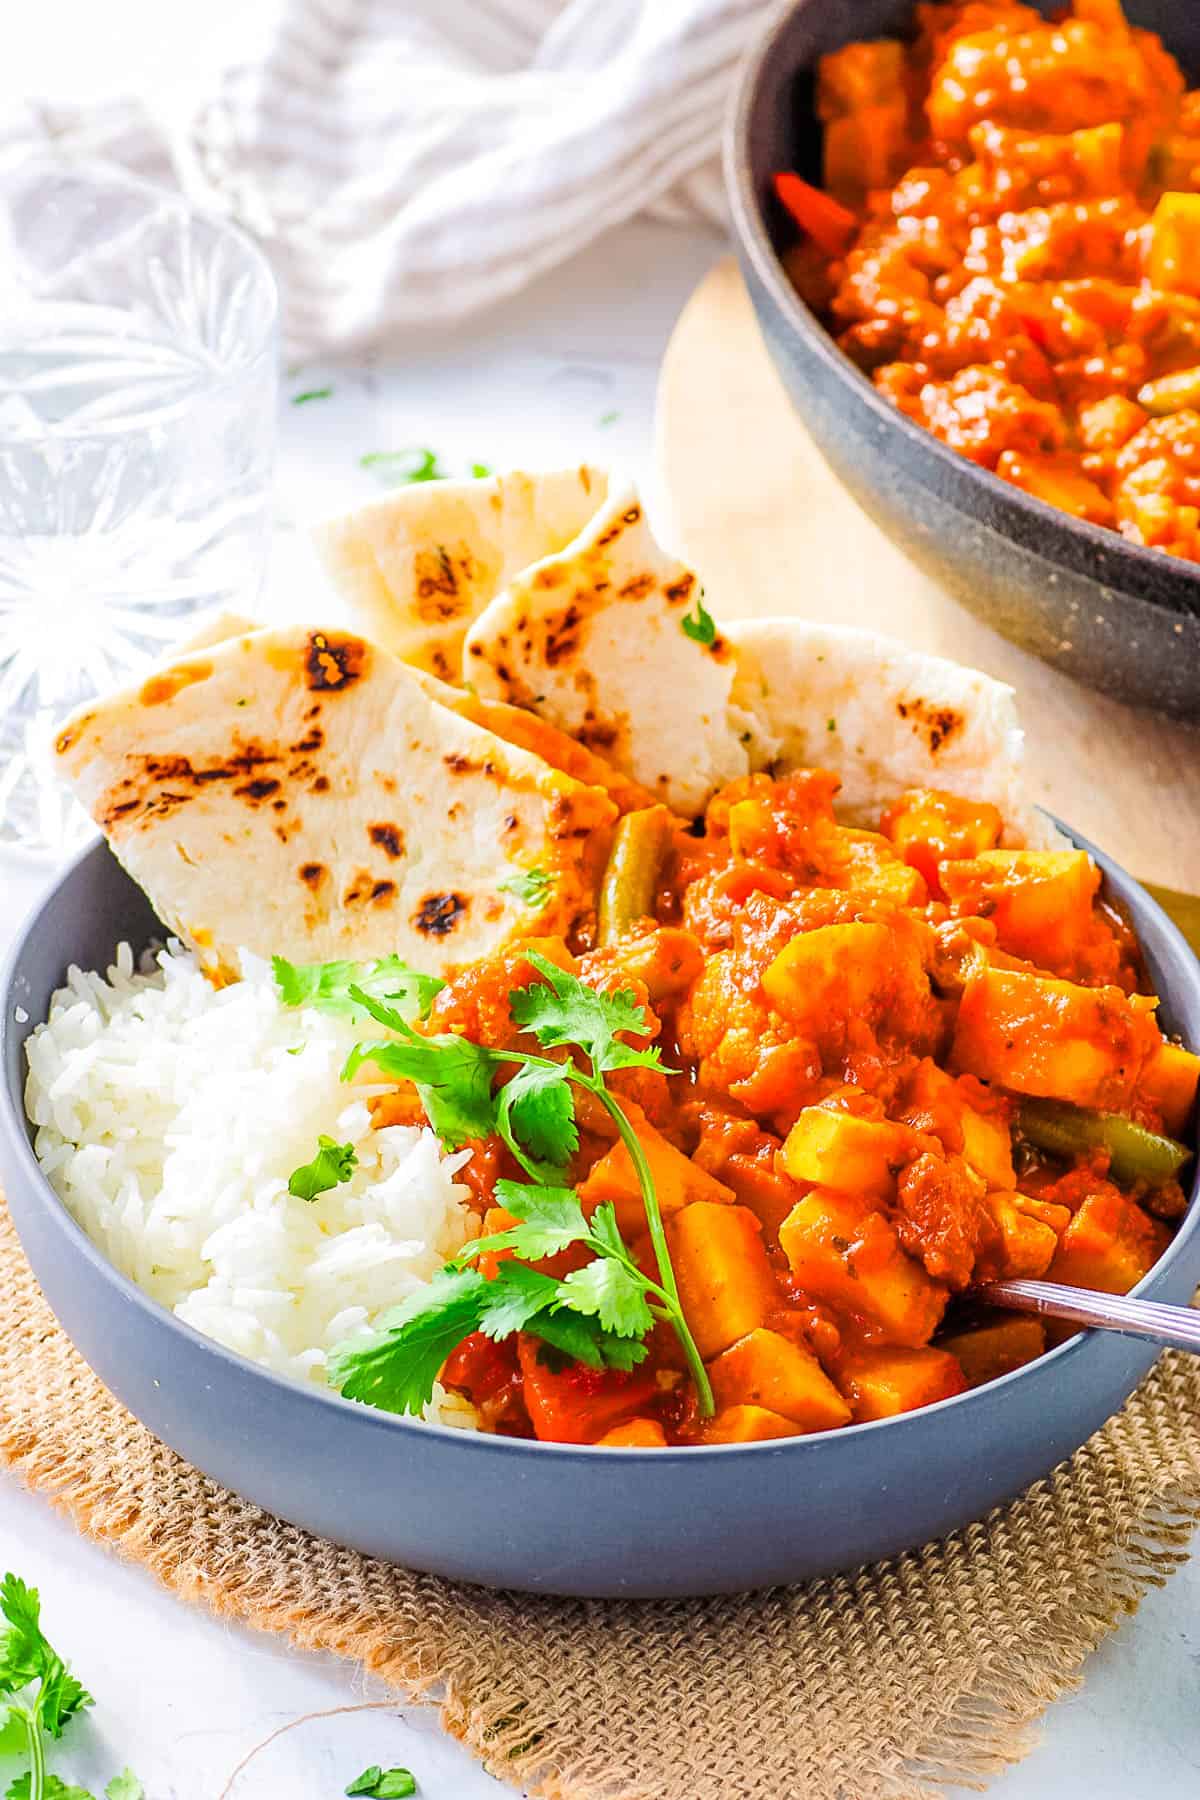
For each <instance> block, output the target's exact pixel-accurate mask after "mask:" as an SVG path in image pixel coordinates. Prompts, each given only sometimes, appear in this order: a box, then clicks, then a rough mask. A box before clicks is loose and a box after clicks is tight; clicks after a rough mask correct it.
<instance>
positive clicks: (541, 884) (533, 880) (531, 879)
mask: <svg viewBox="0 0 1200 1800" xmlns="http://www.w3.org/2000/svg"><path fill="white" fill-rule="evenodd" d="M496 885H497V887H498V888H499V890H500V892H501V893H502V894H513V895H515V896H516V898H517V899H518V900H520V901H521V902H522V904H523V905H525V906H528V907H529V908H530V909H531V911H533V912H544V911H545V909H546V907H547V905H548V904H549V900H550V896H551V894H552V893H553V892H554V877H553V875H547V873H546V871H545V869H525V870H523V871H522V873H521V874H520V875H510V876H509V877H508V879H507V880H506V881H500V882H497V884H496Z"/></svg>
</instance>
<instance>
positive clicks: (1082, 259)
mask: <svg viewBox="0 0 1200 1800" xmlns="http://www.w3.org/2000/svg"><path fill="white" fill-rule="evenodd" d="M817 105H818V112H819V115H820V118H821V119H822V121H823V122H824V134H825V135H824V183H825V191H824V192H820V191H818V190H816V189H814V188H809V187H808V186H807V185H806V184H805V183H803V182H800V181H799V180H798V178H797V177H795V176H792V175H786V174H785V175H782V176H780V177H778V178H777V188H778V192H779V197H780V199H781V200H782V201H783V203H784V205H785V206H787V207H788V209H789V210H790V211H791V213H792V214H793V216H794V217H795V218H796V220H797V221H798V222H799V223H800V226H801V235H800V240H799V242H798V243H797V244H796V245H795V246H794V247H793V248H792V249H791V250H789V251H788V252H787V253H786V254H785V258H784V260H785V263H786V266H787V269H788V272H789V274H790V276H791V279H792V281H793V283H794V285H795V286H796V288H797V289H798V291H799V293H800V294H801V296H802V298H804V299H805V300H806V301H808V303H809V304H810V305H812V306H813V307H814V308H815V309H816V310H817V312H818V313H820V314H821V315H822V316H823V317H824V318H825V320H826V321H827V322H828V324H829V326H830V328H831V329H832V331H833V332H834V333H835V335H836V337H837V340H838V342H839V344H840V345H841V346H842V348H843V349H844V350H845V351H846V353H847V354H848V355H849V356H850V357H851V358H852V359H853V360H854V361H855V362H856V363H857V364H858V365H859V367H860V368H861V369H863V370H864V371H865V372H866V373H867V374H868V375H869V376H870V378H871V380H872V381H873V382H874V384H875V386H876V387H877V388H878V389H879V391H880V392H881V393H883V394H886V395H887V397H888V399H889V400H891V401H892V402H893V403H894V404H895V405H896V406H897V407H899V408H900V410H901V411H902V412H904V413H906V414H907V415H908V416H909V417H910V418H912V419H915V420H916V421H917V422H918V423H919V424H921V425H923V426H925V427H926V429H927V430H929V431H931V432H932V433H933V434H934V436H935V437H938V438H940V439H941V440H942V441H943V443H946V444H949V445H950V446H951V447H952V448H953V449H955V450H957V451H959V452H960V453H961V454H962V455H963V456H966V457H969V458H970V459H971V461H972V462H976V463H980V464H982V466H983V467H984V468H987V469H992V470H994V471H995V472H996V474H998V475H1000V476H1002V477H1003V478H1004V479H1005V480H1006V481H1010V482H1012V483H1013V484H1014V485H1015V486H1017V487H1020V488H1024V489H1025V490H1026V491H1027V492H1028V493H1030V494H1033V495H1036V496H1037V497H1038V498H1039V499H1041V500H1045V501H1048V502H1049V503H1050V504H1051V505H1053V506H1057V507H1061V508H1062V509H1063V510H1064V511H1065V512H1068V513H1072V514H1073V515H1074V516H1075V517H1077V518H1080V519H1087V520H1090V521H1092V522H1093V523H1095V524H1099V525H1105V526H1110V527H1113V528H1115V529H1116V530H1118V531H1120V532H1121V533H1122V535H1123V536H1125V537H1127V538H1129V539H1130V540H1131V541H1132V542H1134V543H1138V544H1147V545H1152V546H1154V547H1156V548H1158V549H1160V550H1165V551H1168V552H1169V553H1170V554H1172V555H1175V556H1181V557H1185V558H1187V559H1188V560H1190V561H1192V562H1196V561H1200V90H1196V91H1192V92H1186V91H1185V87H1184V78H1183V75H1182V73H1181V71H1180V69H1179V67H1178V65H1177V64H1176V62H1175V61H1174V59H1173V58H1172V57H1171V56H1169V55H1168V54H1167V52H1166V51H1165V49H1164V48H1163V45H1162V43H1161V42H1160V40H1159V39H1158V38H1157V37H1156V36H1154V35H1153V34H1152V33H1150V32H1146V31H1139V30H1133V29H1131V28H1130V27H1129V26H1128V25H1127V24H1126V22H1125V19H1124V17H1123V15H1122V13H1121V9H1120V5H1119V0H1074V5H1073V7H1070V8H1068V9H1066V10H1065V12H1064V14H1063V15H1060V16H1059V17H1058V18H1057V19H1056V20H1055V21H1053V22H1048V21H1047V20H1045V19H1044V18H1043V17H1042V16H1041V15H1040V14H1039V13H1038V12H1036V11H1035V10H1034V9H1033V8H1032V7H1029V6H1025V5H1020V4H1017V3H1016V0H950V3H949V4H937V5H918V6H917V7H916V9H915V36H914V38H913V39H912V41H911V42H910V43H907V44H901V43H898V42H896V41H893V40H886V41H885V40H879V41H875V42H869V43H857V44H851V45H848V46H847V47H846V48H845V49H843V50H839V51H837V52H836V53H834V54H833V55H830V56H827V57H825V58H823V59H822V62H821V65H820V72H819V80H818V93H817Z"/></svg>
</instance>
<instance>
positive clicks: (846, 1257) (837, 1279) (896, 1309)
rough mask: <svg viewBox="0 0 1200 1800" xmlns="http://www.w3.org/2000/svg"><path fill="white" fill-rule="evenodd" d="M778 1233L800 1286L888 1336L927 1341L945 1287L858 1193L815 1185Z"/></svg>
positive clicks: (893, 1339)
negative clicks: (854, 1195)
mask: <svg viewBox="0 0 1200 1800" xmlns="http://www.w3.org/2000/svg"><path fill="white" fill-rule="evenodd" d="M779 1240H780V1243H781V1245H782V1247H783V1252H784V1255H785V1256H786V1257H787V1259H788V1262H789V1263H790V1265H791V1268H792V1271H793V1274H794V1275H795V1277H796V1282H797V1285H798V1286H799V1287H800V1288H801V1289H802V1290H803V1291H805V1292H806V1293H809V1294H812V1295H813V1296H815V1298H817V1299H819V1300H825V1301H827V1302H828V1303H829V1305H830V1306H833V1307H837V1308H840V1309H842V1310H844V1311H848V1312H852V1313H858V1314H861V1315H865V1316H866V1317H867V1318H869V1319H870V1320H872V1322H873V1323H874V1324H875V1325H876V1326H877V1327H878V1328H879V1330H880V1331H881V1333H882V1334H883V1335H884V1336H885V1337H886V1338H887V1339H888V1340H890V1342H892V1343H895V1344H911V1345H916V1344H925V1343H927V1342H928V1341H929V1339H930V1338H931V1337H932V1336H933V1333H934V1331H935V1330H936V1329H937V1325H938V1321H939V1320H940V1318H941V1316H942V1312H943V1310H944V1308H945V1305H946V1289H945V1288H944V1287H943V1286H942V1285H941V1284H940V1283H939V1282H936V1281H933V1280H931V1278H930V1277H929V1276H928V1275H927V1274H926V1273H925V1270H924V1269H923V1268H922V1267H921V1265H920V1263H919V1262H917V1261H915V1259H914V1258H913V1257H911V1256H907V1255H906V1254H905V1252H904V1251H903V1250H902V1249H901V1248H900V1244H899V1241H898V1239H897V1237H896V1233H895V1231H894V1230H893V1228H892V1226H891V1224H890V1223H889V1222H888V1220H887V1219H885V1218H884V1216H883V1214H882V1213H880V1212H875V1211H872V1210H870V1208H869V1206H868V1205H867V1204H866V1203H864V1202H863V1201H861V1200H857V1199H852V1198H851V1197H850V1196H848V1195H846V1194H834V1193H830V1192H829V1191H827V1190H826V1189H823V1188H814V1189H813V1190H812V1192H811V1193H809V1194H806V1195H805V1196H804V1198H803V1200H800V1201H798V1202H797V1204H796V1205H795V1206H794V1207H793V1208H792V1211H791V1212H790V1214H789V1215H788V1217H787V1218H786V1219H785V1220H784V1223H783V1226H782V1229H781V1230H780V1233H779Z"/></svg>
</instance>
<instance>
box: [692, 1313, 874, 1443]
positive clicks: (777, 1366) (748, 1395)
mask: <svg viewBox="0 0 1200 1800" xmlns="http://www.w3.org/2000/svg"><path fill="white" fill-rule="evenodd" d="M709 1375H710V1376H711V1378H712V1387H713V1394H714V1396H715V1398H716V1402H717V1405H718V1407H720V1408H725V1407H731V1406H765V1407H768V1408H769V1409H770V1410H771V1411H772V1412H777V1413H782V1414H783V1416H784V1418H787V1419H793V1420H794V1421H795V1423H796V1424H797V1425H798V1426H799V1427H800V1429H801V1430H802V1431H828V1430H830V1429H831V1428H832V1427H833V1426H835V1425H845V1424H847V1423H848V1422H849V1419H850V1408H849V1407H848V1406H847V1405H846V1402H845V1401H844V1400H843V1399H842V1396H841V1395H840V1394H839V1393H838V1391H837V1389H836V1388H835V1387H834V1385H833V1383H832V1381H830V1379H829V1377H828V1375H826V1373H825V1371H824V1369H822V1367H821V1365H820V1363H819V1362H818V1361H817V1359H816V1357H815V1356H810V1355H809V1354H808V1352H807V1351H805V1350H802V1349H801V1348H800V1346H799V1344H797V1343H795V1342H794V1341H793V1340H792V1339H791V1338H787V1337H783V1336H782V1335H781V1334H780V1333H779V1332H777V1331H768V1330H766V1329H765V1328H763V1327H760V1328H759V1329H758V1330H757V1331H751V1332H750V1333H748V1335H747V1336H746V1337H744V1338H739V1339H738V1341H737V1343H736V1344H731V1345H730V1347H729V1349H728V1350H725V1351H723V1352H722V1353H721V1355H720V1356H718V1357H717V1358H716V1360H715V1362H714V1363H713V1364H712V1367H711V1368H710V1369H709Z"/></svg>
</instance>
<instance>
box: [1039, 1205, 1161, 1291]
mask: <svg viewBox="0 0 1200 1800" xmlns="http://www.w3.org/2000/svg"><path fill="white" fill-rule="evenodd" d="M1170 1241H1171V1233H1170V1231H1169V1230H1168V1228H1167V1227H1166V1226H1165V1225H1163V1224H1160V1222H1159V1221H1158V1220H1157V1219H1151V1218H1148V1217H1147V1215H1146V1214H1145V1213H1144V1212H1143V1211H1142V1209H1141V1207H1140V1206H1137V1205H1135V1204H1134V1202H1133V1201H1132V1200H1127V1199H1126V1197H1125V1195H1124V1194H1122V1193H1120V1192H1119V1191H1118V1190H1117V1189H1116V1188H1114V1187H1110V1186H1108V1184H1107V1183H1106V1184H1105V1186H1104V1187H1103V1188H1101V1189H1099V1190H1098V1191H1097V1192H1096V1193H1094V1194H1089V1195H1088V1197H1087V1199H1086V1200H1085V1201H1084V1202H1083V1204H1082V1206H1081V1207H1080V1208H1079V1211H1078V1212H1077V1213H1076V1214H1075V1217H1074V1218H1073V1219H1072V1220H1071V1223H1070V1224H1069V1225H1068V1226H1067V1229H1066V1230H1065V1231H1064V1233H1063V1235H1062V1239H1061V1241H1060V1243H1059V1247H1058V1254H1057V1255H1056V1256H1055V1258H1054V1261H1053V1262H1052V1263H1051V1265H1050V1271H1049V1279H1050V1280H1051V1281H1060V1282H1062V1283H1063V1284H1064V1285H1065V1286H1067V1287H1085V1288H1099V1289H1100V1290H1101V1292H1103V1293H1106V1294H1127V1293H1128V1292H1129V1290H1130V1288H1131V1287H1134V1286H1136V1284H1137V1283H1138V1282H1139V1281H1140V1280H1141V1279H1142V1276H1143V1275H1148V1274H1149V1272H1150V1270H1151V1269H1152V1268H1153V1267H1154V1265H1155V1263H1156V1262H1157V1261H1158V1259H1159V1257H1160V1256H1161V1255H1162V1253H1163V1251H1164V1250H1165V1249H1166V1247H1167V1245H1168V1244H1169V1243H1170Z"/></svg>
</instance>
